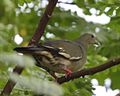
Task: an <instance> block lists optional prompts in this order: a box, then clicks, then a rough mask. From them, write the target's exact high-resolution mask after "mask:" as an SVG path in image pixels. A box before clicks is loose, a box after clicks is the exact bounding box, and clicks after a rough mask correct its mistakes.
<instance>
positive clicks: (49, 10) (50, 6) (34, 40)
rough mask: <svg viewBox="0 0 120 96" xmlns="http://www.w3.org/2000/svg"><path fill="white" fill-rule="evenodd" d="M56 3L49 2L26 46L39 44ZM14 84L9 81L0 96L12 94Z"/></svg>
mask: <svg viewBox="0 0 120 96" xmlns="http://www.w3.org/2000/svg"><path fill="white" fill-rule="evenodd" d="M57 2H58V0H49V3H48V6H47V7H46V10H45V12H44V14H43V16H42V18H41V20H40V22H39V24H38V27H37V29H36V31H35V33H34V35H33V37H32V39H31V40H30V41H29V44H28V46H32V45H35V44H37V43H38V42H39V40H40V38H41V36H42V35H43V33H44V30H45V27H46V25H47V23H48V21H49V19H50V17H51V15H52V12H53V10H54V8H55V6H56V4H57ZM23 69H24V68H22V67H19V66H16V67H15V68H14V70H13V72H15V73H17V74H21V73H22V71H23ZM15 84H16V83H15V82H13V81H12V80H10V79H9V80H8V82H7V83H6V85H5V87H4V89H3V91H2V92H1V94H0V95H1V96H3V95H9V94H10V93H11V92H12V89H13V88H14V86H15Z"/></svg>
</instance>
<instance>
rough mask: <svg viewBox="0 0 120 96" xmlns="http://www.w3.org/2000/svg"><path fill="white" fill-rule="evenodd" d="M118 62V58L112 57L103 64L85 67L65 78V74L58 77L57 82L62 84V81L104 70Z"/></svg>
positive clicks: (119, 60)
mask: <svg viewBox="0 0 120 96" xmlns="http://www.w3.org/2000/svg"><path fill="white" fill-rule="evenodd" d="M118 64H120V58H117V59H113V60H111V61H109V62H107V63H105V64H102V65H99V66H97V67H94V68H89V69H85V70H81V71H78V72H75V73H72V74H71V76H68V77H67V78H66V77H65V76H63V77H60V78H58V79H57V82H58V83H59V84H62V83H65V82H68V81H70V80H73V79H76V78H79V77H81V76H82V77H84V76H85V75H93V74H96V73H98V72H101V71H104V70H106V69H108V68H110V67H113V66H115V65H118Z"/></svg>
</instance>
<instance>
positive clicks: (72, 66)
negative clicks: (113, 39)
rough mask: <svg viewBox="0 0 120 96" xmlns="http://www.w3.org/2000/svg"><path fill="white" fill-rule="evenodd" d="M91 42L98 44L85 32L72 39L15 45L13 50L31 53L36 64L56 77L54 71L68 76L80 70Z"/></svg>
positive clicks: (95, 39)
mask: <svg viewBox="0 0 120 96" xmlns="http://www.w3.org/2000/svg"><path fill="white" fill-rule="evenodd" d="M91 44H98V41H97V38H96V37H95V36H94V35H93V34H91V33H85V34H83V35H81V36H80V37H79V38H77V39H75V40H73V41H70V40H50V41H45V42H44V43H43V44H37V45H36V46H27V47H16V48H15V49H14V50H15V51H17V52H20V53H23V54H29V55H32V56H33V57H34V59H35V60H36V62H37V63H36V65H37V66H39V67H42V68H43V69H46V70H49V72H50V73H51V74H52V75H53V77H55V78H57V76H56V75H55V73H63V74H65V76H70V75H71V74H72V73H73V72H76V71H79V70H81V69H82V68H83V66H84V64H85V63H86V61H87V50H88V48H89V45H91Z"/></svg>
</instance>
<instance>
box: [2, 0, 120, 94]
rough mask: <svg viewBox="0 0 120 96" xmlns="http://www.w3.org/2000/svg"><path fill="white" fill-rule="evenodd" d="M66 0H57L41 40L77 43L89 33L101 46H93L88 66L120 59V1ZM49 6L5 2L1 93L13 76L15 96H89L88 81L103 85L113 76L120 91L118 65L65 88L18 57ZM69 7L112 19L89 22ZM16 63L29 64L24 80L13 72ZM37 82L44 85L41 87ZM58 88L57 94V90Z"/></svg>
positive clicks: (40, 1) (41, 1) (38, 0)
mask: <svg viewBox="0 0 120 96" xmlns="http://www.w3.org/2000/svg"><path fill="white" fill-rule="evenodd" d="M63 1H64V0H59V3H58V4H57V7H56V8H55V10H54V12H53V15H52V18H51V19H50V21H49V23H48V24H47V27H46V29H45V33H44V35H43V36H42V38H41V39H42V41H45V40H51V39H52V40H56V39H68V40H74V39H75V38H77V37H79V36H80V35H81V34H84V33H86V32H89V33H93V34H95V35H96V36H97V38H98V40H99V41H100V43H101V46H100V47H98V48H95V47H90V48H89V50H88V61H87V64H86V66H85V68H90V67H94V66H98V65H100V64H103V63H104V62H106V61H107V60H111V59H112V58H118V57H120V1H119V0H73V1H72V0H66V2H63ZM67 1H69V2H67ZM47 3H48V1H47V0H1V3H0V90H2V89H3V88H4V85H5V83H6V82H7V80H8V78H9V76H10V77H11V78H13V79H14V80H17V81H18V82H19V83H18V84H17V86H15V89H14V90H13V91H12V95H11V96H16V95H17V96H26V95H28V96H32V94H33V92H34V93H37V92H38V91H37V89H38V90H39V92H38V93H41V94H45V96H46V95H47V96H49V95H50V96H59V95H61V94H62V95H63V96H68V95H69V96H91V94H92V91H91V90H92V85H91V83H90V81H91V79H92V78H96V79H97V80H98V81H99V83H100V84H101V85H103V84H104V80H105V79H106V78H110V79H111V80H112V86H111V88H112V89H116V88H117V89H120V83H119V81H120V78H119V74H120V65H118V66H115V67H113V68H109V69H107V70H105V71H103V72H100V73H97V74H95V75H93V76H87V77H85V78H78V79H76V80H73V81H70V82H67V83H65V84H63V85H61V86H62V87H61V86H59V85H56V83H49V82H48V81H49V80H52V77H51V76H50V75H49V74H48V73H47V72H46V71H45V70H42V69H40V68H38V67H36V66H31V65H33V64H34V60H32V59H31V58H28V57H23V56H18V55H16V53H15V52H14V51H13V49H14V48H15V47H17V46H27V44H28V42H29V40H30V39H31V37H32V35H33V34H34V32H35V30H36V28H37V25H38V22H39V20H40V18H41V16H42V15H43V13H44V10H45V7H46V5H47ZM65 6H68V7H67V8H68V9H66V8H64V7H65ZM70 6H76V7H73V9H74V8H78V9H79V8H80V10H82V14H84V16H88V17H89V16H95V17H96V18H97V17H99V16H102V15H103V14H104V15H105V16H107V17H108V18H109V21H108V22H107V23H105V24H101V23H99V22H98V23H97V22H92V21H95V20H91V22H88V21H87V20H86V19H85V18H84V16H80V15H82V14H78V13H79V12H78V11H71V10H70V9H69V8H70ZM75 10H77V9H75ZM92 10H93V11H92ZM91 18H92V17H91ZM93 19H95V18H93ZM102 20H103V21H106V19H105V18H104V17H103V18H101V21H102ZM16 64H20V65H21V64H23V65H24V64H25V66H26V69H25V70H24V71H23V73H22V76H23V77H21V78H20V77H18V76H16V75H15V76H14V74H13V75H10V74H9V73H10V72H11V71H12V69H13V68H14V66H15V65H16ZM26 64H27V65H26ZM29 65H30V66H29ZM23 81H25V82H23ZM30 82H31V83H30ZM43 82H44V83H43ZM38 83H39V84H40V83H42V84H41V85H39V84H38ZM37 85H39V86H37ZM46 85H47V86H46ZM43 86H44V88H43ZM56 88H57V89H58V90H56ZM43 89H44V90H43ZM50 89H51V91H50ZM40 90H41V91H40ZM62 90H63V91H62ZM56 94H58V95H56Z"/></svg>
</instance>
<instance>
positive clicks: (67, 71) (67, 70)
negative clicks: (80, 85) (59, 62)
mask: <svg viewBox="0 0 120 96" xmlns="http://www.w3.org/2000/svg"><path fill="white" fill-rule="evenodd" d="M64 71H65V77H66V78H67V77H69V76H71V74H72V71H71V70H70V69H68V68H64Z"/></svg>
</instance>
